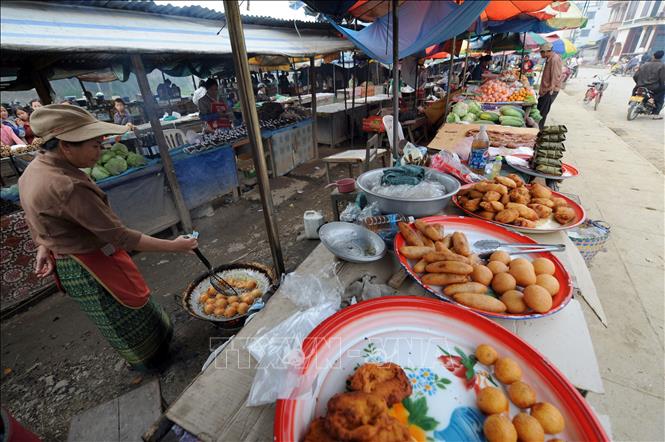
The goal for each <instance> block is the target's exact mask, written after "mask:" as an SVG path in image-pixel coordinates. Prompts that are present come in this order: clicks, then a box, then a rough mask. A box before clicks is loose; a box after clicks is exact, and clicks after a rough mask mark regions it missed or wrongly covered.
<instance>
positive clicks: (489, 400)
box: [476, 387, 508, 414]
mask: <svg viewBox="0 0 665 442" xmlns="http://www.w3.org/2000/svg"><path fill="white" fill-rule="evenodd" d="M476 405H478V408H480V411H482V412H483V413H485V414H496V413H503V412H504V411H506V410H508V399H507V398H506V395H505V394H503V391H501V390H500V389H498V388H496V387H485V388H483V389H482V390H480V391H479V392H478V395H477V396H476Z"/></svg>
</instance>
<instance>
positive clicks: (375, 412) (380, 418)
mask: <svg viewBox="0 0 665 442" xmlns="http://www.w3.org/2000/svg"><path fill="white" fill-rule="evenodd" d="M387 413H388V407H387V406H386V402H385V401H384V400H383V399H381V398H380V397H379V396H377V395H374V394H370V393H363V392H362V391H353V392H351V393H339V394H336V395H335V396H333V397H332V398H331V399H330V401H328V415H327V416H326V418H325V428H326V431H328V432H329V433H330V434H331V435H332V436H333V438H337V439H342V440H353V441H368V440H372V438H374V437H375V436H376V435H377V433H378V432H379V429H380V427H381V426H382V425H385V422H384V421H385V418H386V417H387Z"/></svg>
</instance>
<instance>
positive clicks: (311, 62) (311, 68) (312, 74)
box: [309, 56, 319, 160]
mask: <svg viewBox="0 0 665 442" xmlns="http://www.w3.org/2000/svg"><path fill="white" fill-rule="evenodd" d="M315 69H316V68H315V67H314V56H311V57H309V76H310V77H311V78H312V84H313V85H315V86H316V70H315ZM312 143H314V158H315V159H317V160H318V159H319V140H318V139H317V138H316V87H313V88H312Z"/></svg>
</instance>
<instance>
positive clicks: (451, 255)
mask: <svg viewBox="0 0 665 442" xmlns="http://www.w3.org/2000/svg"><path fill="white" fill-rule="evenodd" d="M424 258H425V261H427V262H428V263H430V262H438V261H459V262H463V263H465V264H471V260H470V259H469V258H467V257H466V256H462V255H458V254H457V253H455V252H453V251H451V250H448V249H445V250H442V251H440V252H430V253H427V254H425V256H424Z"/></svg>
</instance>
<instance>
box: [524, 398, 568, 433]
mask: <svg viewBox="0 0 665 442" xmlns="http://www.w3.org/2000/svg"><path fill="white" fill-rule="evenodd" d="M531 416H533V417H535V418H536V419H538V422H540V425H541V426H542V427H543V430H545V433H547V434H558V433H561V432H562V431H563V429H564V428H566V422H565V421H564V419H563V416H562V415H561V412H560V411H559V409H558V408H556V407H555V406H554V405H552V404H550V403H549V402H538V403H537V404H534V405H533V407H531Z"/></svg>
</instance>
